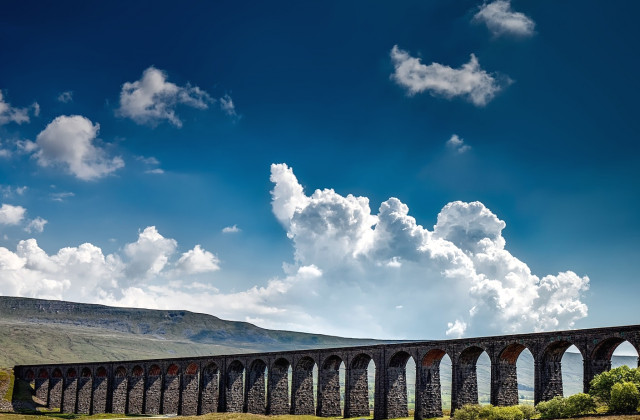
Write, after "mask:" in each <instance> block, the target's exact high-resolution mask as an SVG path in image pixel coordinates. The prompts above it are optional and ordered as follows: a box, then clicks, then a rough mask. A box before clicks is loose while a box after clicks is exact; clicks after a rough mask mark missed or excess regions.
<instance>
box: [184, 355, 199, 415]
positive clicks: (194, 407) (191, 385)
mask: <svg viewBox="0 0 640 420" xmlns="http://www.w3.org/2000/svg"><path fill="white" fill-rule="evenodd" d="M199 376H200V375H199V366H198V364H197V363H194V362H191V363H189V365H187V367H186V368H185V370H184V375H183V377H182V396H181V398H180V400H181V407H180V414H182V415H183V416H195V415H197V414H198V391H199V383H200V378H199Z"/></svg>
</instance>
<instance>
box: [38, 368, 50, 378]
mask: <svg viewBox="0 0 640 420" xmlns="http://www.w3.org/2000/svg"><path fill="white" fill-rule="evenodd" d="M38 379H49V372H48V371H47V369H45V368H42V369H40V370H39V371H38Z"/></svg>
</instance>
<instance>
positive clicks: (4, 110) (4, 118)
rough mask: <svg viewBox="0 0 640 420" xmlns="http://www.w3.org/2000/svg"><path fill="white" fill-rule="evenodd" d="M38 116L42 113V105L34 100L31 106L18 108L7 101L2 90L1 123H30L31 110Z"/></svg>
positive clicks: (0, 97)
mask: <svg viewBox="0 0 640 420" xmlns="http://www.w3.org/2000/svg"><path fill="white" fill-rule="evenodd" d="M30 111H31V112H32V113H33V114H34V115H35V116H36V117H37V116H38V115H40V105H38V103H37V102H34V103H33V104H32V105H31V106H28V107H25V108H17V107H14V106H12V105H11V104H10V103H8V102H6V101H5V99H4V96H3V94H2V91H1V90H0V125H4V124H8V123H10V122H14V123H16V124H23V123H28V122H29V121H30V118H29V112H30Z"/></svg>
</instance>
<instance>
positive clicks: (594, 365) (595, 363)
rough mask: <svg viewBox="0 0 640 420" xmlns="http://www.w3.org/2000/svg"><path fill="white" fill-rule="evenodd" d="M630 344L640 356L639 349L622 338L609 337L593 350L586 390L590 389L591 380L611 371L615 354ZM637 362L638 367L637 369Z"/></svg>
mask: <svg viewBox="0 0 640 420" xmlns="http://www.w3.org/2000/svg"><path fill="white" fill-rule="evenodd" d="M625 342H626V343H628V344H629V345H630V346H631V347H633V348H634V349H635V350H636V353H637V354H638V355H640V351H639V350H638V347H636V346H634V345H633V344H632V343H631V342H630V341H628V340H627V339H625V338H624V336H622V337H608V338H605V339H603V340H600V342H598V343H597V344H596V346H595V347H594V348H593V350H592V352H591V354H590V356H589V358H588V359H587V360H589V366H588V367H587V369H586V372H585V373H586V375H585V376H586V377H585V378H584V387H585V389H586V390H588V389H589V384H590V383H591V380H592V379H593V378H594V377H595V376H596V375H598V374H600V373H602V372H606V371H609V370H611V367H612V365H611V359H612V357H613V353H614V352H615V351H616V349H618V348H619V347H620V345H621V344H623V343H625ZM637 366H638V365H637V361H636V366H635V367H637Z"/></svg>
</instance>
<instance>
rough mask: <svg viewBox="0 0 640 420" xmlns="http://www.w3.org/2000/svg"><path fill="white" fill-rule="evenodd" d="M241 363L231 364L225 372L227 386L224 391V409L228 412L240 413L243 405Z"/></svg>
mask: <svg viewBox="0 0 640 420" xmlns="http://www.w3.org/2000/svg"><path fill="white" fill-rule="evenodd" d="M241 369H243V367H242V365H237V367H236V366H232V367H230V368H229V370H228V372H227V386H226V390H225V391H226V392H225V397H226V398H225V399H226V403H227V404H226V411H227V412H229V413H242V409H243V406H244V402H243V398H242V397H243V395H242V394H243V392H242V388H243V387H242V377H243V370H241Z"/></svg>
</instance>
